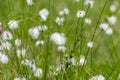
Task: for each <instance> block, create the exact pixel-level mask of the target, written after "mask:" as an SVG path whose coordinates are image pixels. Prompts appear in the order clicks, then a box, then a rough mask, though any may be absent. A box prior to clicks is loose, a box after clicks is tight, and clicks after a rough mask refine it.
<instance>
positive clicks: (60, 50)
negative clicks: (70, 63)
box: [57, 46, 66, 52]
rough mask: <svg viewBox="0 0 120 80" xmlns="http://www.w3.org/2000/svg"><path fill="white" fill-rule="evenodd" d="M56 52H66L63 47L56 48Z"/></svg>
mask: <svg viewBox="0 0 120 80" xmlns="http://www.w3.org/2000/svg"><path fill="white" fill-rule="evenodd" d="M57 50H58V51H59V52H65V51H66V47H65V46H58V48H57Z"/></svg>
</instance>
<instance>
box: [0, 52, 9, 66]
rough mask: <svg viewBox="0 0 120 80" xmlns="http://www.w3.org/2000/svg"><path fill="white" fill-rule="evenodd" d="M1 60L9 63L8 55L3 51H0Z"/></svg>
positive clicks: (3, 62)
mask: <svg viewBox="0 0 120 80" xmlns="http://www.w3.org/2000/svg"><path fill="white" fill-rule="evenodd" d="M0 62H1V63H2V64H7V63H8V56H7V55H6V54H5V53H3V52H0Z"/></svg>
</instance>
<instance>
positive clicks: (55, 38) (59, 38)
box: [50, 32, 66, 45]
mask: <svg viewBox="0 0 120 80" xmlns="http://www.w3.org/2000/svg"><path fill="white" fill-rule="evenodd" d="M50 40H51V41H52V42H54V43H55V44H56V45H65V42H66V38H65V36H64V34H63V33H58V32H55V33H53V34H51V37H50Z"/></svg>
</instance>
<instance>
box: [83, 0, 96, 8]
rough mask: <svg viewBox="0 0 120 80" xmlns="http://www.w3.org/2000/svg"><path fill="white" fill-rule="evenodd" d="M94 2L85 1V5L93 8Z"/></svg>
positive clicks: (90, 0) (92, 0) (91, 0)
mask: <svg viewBox="0 0 120 80" xmlns="http://www.w3.org/2000/svg"><path fill="white" fill-rule="evenodd" d="M94 3H95V1H94V0H85V5H86V6H89V7H91V8H92V7H93V5H94Z"/></svg>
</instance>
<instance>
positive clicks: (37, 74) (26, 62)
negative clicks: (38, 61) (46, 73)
mask: <svg viewBox="0 0 120 80" xmlns="http://www.w3.org/2000/svg"><path fill="white" fill-rule="evenodd" d="M22 65H24V66H27V67H29V68H30V69H32V71H33V75H34V76H35V77H37V78H41V77H42V74H43V71H42V69H41V68H37V67H36V65H35V62H34V61H33V60H27V59H25V60H23V61H22Z"/></svg>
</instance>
